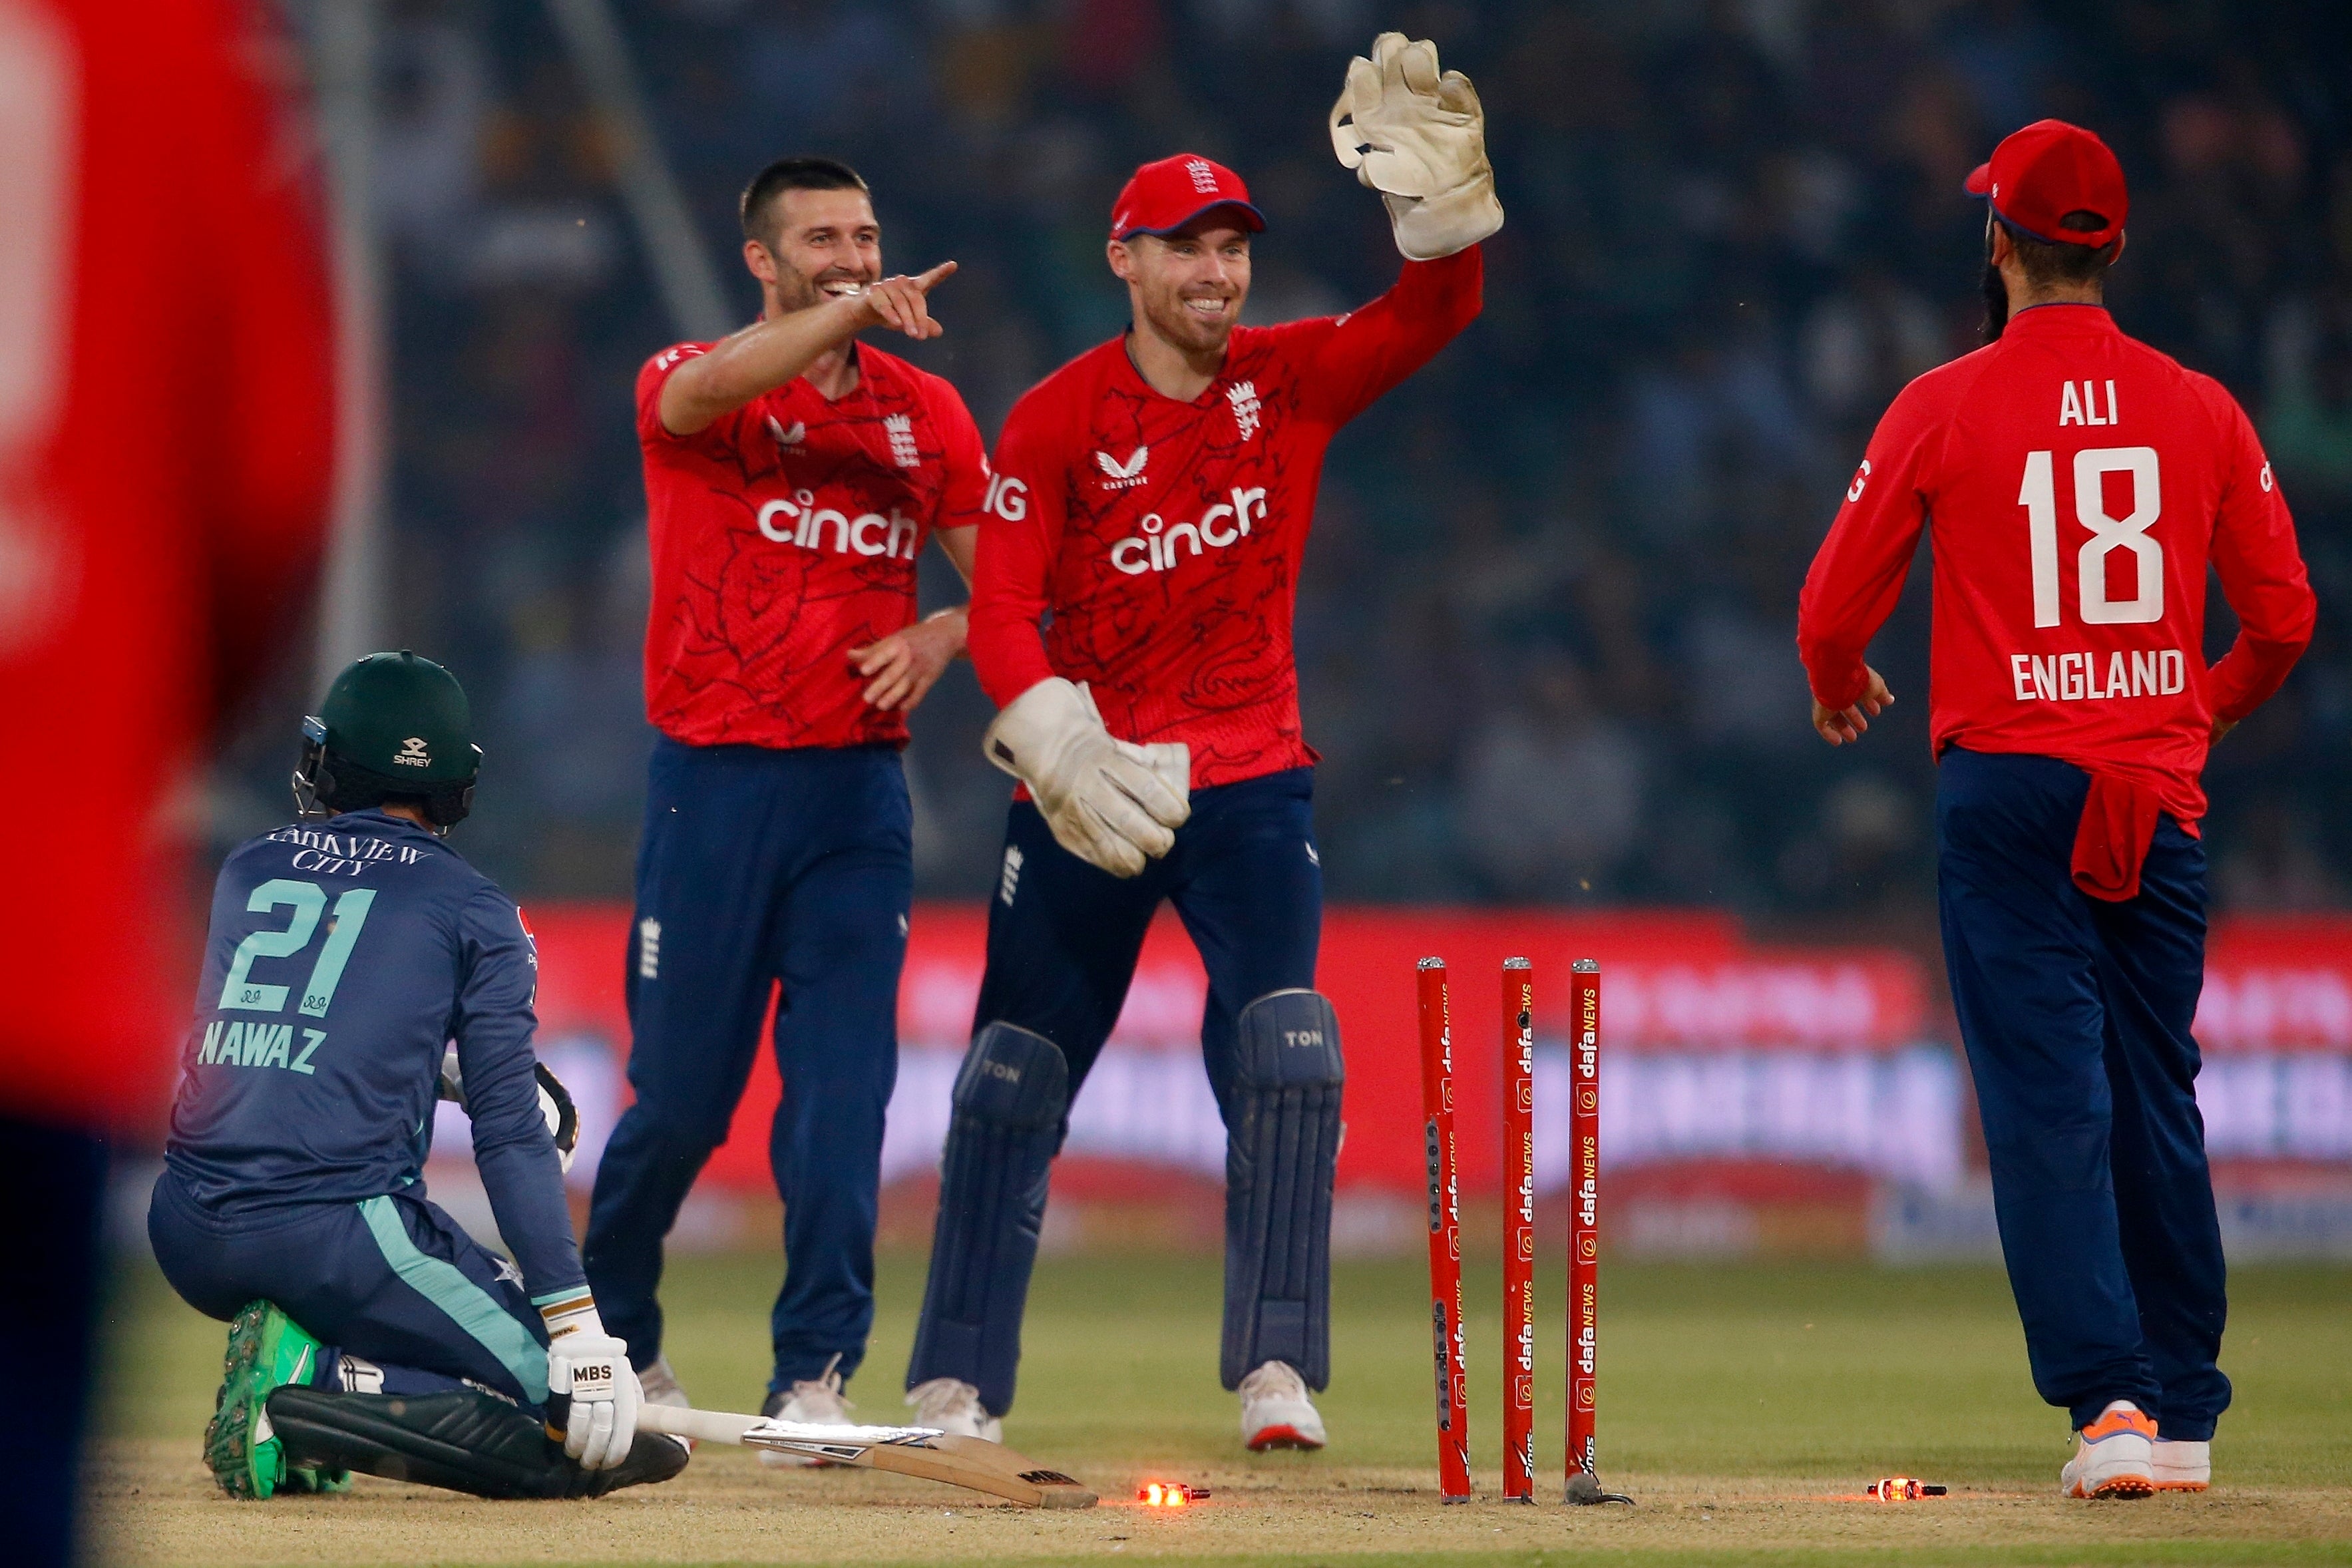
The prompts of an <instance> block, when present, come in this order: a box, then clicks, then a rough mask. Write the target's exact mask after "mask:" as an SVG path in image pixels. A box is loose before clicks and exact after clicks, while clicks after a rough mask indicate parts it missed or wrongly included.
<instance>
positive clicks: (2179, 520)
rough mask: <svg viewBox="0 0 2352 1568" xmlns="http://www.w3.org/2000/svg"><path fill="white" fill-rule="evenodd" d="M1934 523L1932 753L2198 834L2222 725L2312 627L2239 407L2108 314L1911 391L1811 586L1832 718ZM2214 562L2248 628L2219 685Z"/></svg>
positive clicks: (2047, 319) (1853, 691)
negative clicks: (2211, 584)
mask: <svg viewBox="0 0 2352 1568" xmlns="http://www.w3.org/2000/svg"><path fill="white" fill-rule="evenodd" d="M1923 523H1924V524H1925V525H1926V526H1927V528H1928V530H1929V538H1930V542H1931V547H1932V548H1933V550H1934V552H1935V574H1936V575H1935V602H1934V616H1935V622H1934V633H1933V637H1934V643H1933V649H1932V653H1931V667H1930V679H1929V691H1928V731H1929V734H1930V737H1931V740H1932V743H1933V744H1934V746H1935V749H1936V751H1937V753H1938V754H1940V753H1941V752H1942V751H1943V749H1944V748H1945V747H1946V746H1948V745H1952V744H1955V743H1957V744H1959V745H1963V746H1966V747H1967V748H1969V750H1970V751H1977V752H2032V753H2035V754H2038V755H2042V756H2049V757H2056V758H2059V759H2061V760H2062V761H2064V762H2068V763H2074V765H2075V766H2077V767H2080V768H2082V769H2084V771H2086V772H2089V773H2105V774H2111V775H2115V776H2117V777H2120V778H2122V779H2126V780H2128V781H2131V782H2133V783H2136V784H2142V785H2145V786H2147V787H2148V788H2150V789H2152V790H2154V791H2155V792H2156V794H2157V796H2158V799H2159V800H2160V801H2161V802H2162V804H2163V807H2164V809H2165V810H2166V811H2168V812H2169V813H2170V814H2171V815H2172V816H2173V817H2174V819H2175V820H2177V821H2179V822H2180V823H2181V824H2182V825H2183V826H2188V827H2189V830H2190V831H2192V832H2193V831H2195V828H2194V826H2193V825H2194V824H2195V822H2196V821H2197V819H2198V818H2199V817H2200V816H2203V815H2204V814H2205V792H2204V789H2203V786H2202V785H2201V784H2200V782H2199V775H2200V774H2201V773H2203V772H2204V768H2205V752H2206V748H2207V746H2208V744H2209V742H2210V736H2211V732H2212V727H2213V723H2214V721H2216V720H2221V721H2230V722H2234V721H2237V720H2240V719H2242V718H2244V717H2245V716H2246V715H2247V714H2248V713H2251V712H2252V711H2253V710H2254V709H2256V708H2258V707H2260V706H2261V705H2262V703H2263V700H2265V699H2266V698H2268V697H2269V696H2270V695H2271V693H2272V692H2273V691H2275V690H2277V689H2278V687H2279V683H2280V682H2281V681H2283V680H2284V679H2286V675H2287V671H2288V670H2289V669H2291V668H2294V661H2295V659H2296V658H2297V657H2298V656H2299V655H2300V654H2301V653H2302V652H2303V649H2304V647H2305V645H2306V644H2308V643H2309V642H2310V640H2311V628H2312V622H2313V619H2314V617H2315V614H2316V602H2315V599H2314V597H2313V595H2312V592H2311V587H2310V584H2308V583H2307V582H2306V581H2305V575H2304V567H2303V558H2302V556H2301V554H2300V553H2299V552H2298V551H2297V550H2296V547H2295V538H2294V519H2293V518H2291V517H2290V516H2289V515H2288V513H2287V509H2286V501H2285V499H2284V497H2283V496H2282V495H2281V494H2280V493H2279V489H2278V482H2277V479H2275V477H2274V476H2273V474H2272V472H2271V466H2270V463H2269V462H2268V460H2267V459H2265V458H2263V451H2262V447H2261V444H2260V443H2259V442H2258V441H2257V440H2256V438H2255V436H2254V430H2253V426H2252V424H2251V423H2250V422H2249V421H2248V420H2247V418H2246V416H2245V413H2244V411H2243V410H2242V409H2241V408H2240V407H2239V406H2238V405H2237V402H2236V400H2235V399H2233V398H2231V395H2229V393H2228V392H2226V391H2224V390H2223V389H2222V388H2221V384H2219V383H2217V382H2215V381H2214V380H2212V378H2210V376H2204V375H2200V374H2197V373H2195V372H2194V371H2190V370H2187V369H2184V368H2183V367H2182V366H2181V365H2180V364H2179V363H2177V362H2176V361H2174V360H2172V359H2171V358H2169V357H2168V356H2167V355H2165V354H2162V353H2158V352H2157V351H2156V350H2154V349H2152V348H2149V347H2147V345H2146V344H2144V343H2140V342H2135V341H2133V340H2132V339H2130V338H2128V337H2126V336H2125V335H2124V334H2123V333H2122V332H2121V331H2118V330H2117V329H2116V325H2115V322H2114V321H2113V319H2112V318H2110V317H2109V316H2108V314H2107V312H2106V311H2105V310H2103V309H2100V308H2099V307H2097V306H2095V305H2044V306H2039V307H2036V308H2034V309H2032V310H2023V311H2021V312H2019V313H2018V315H2017V316H2016V317H2014V318H2013V319H2012V320H2011V321H2010V323H2009V326H2008V330H2007V331H2005V332H2003V333H2002V335H2001V337H2000V340H1999V341H1997V342H1992V343H1990V344H1988V345H1986V346H1985V347H1984V348H1981V349H1979V350H1978V351H1977V352H1976V353H1972V354H1969V355H1968V356H1967V357H1966V358H1963V359H1958V360H1955V361H1953V362H1952V363H1949V364H1947V365H1943V366H1941V367H1939V368H1937V369H1936V370H1932V371H1929V372H1928V373H1927V374H1925V375H1923V376H1921V377H1919V379H1918V380H1916V381H1915V382H1913V383H1912V384H1910V385H1909V386H1907V387H1906V388H1904V389H1903V392H1902V393H1901V395H1898V396H1897V397H1896V398H1895V403H1894V405H1893V406H1892V407H1890V408H1889V409H1888V410H1887V411H1886V415H1885V418H1883V419H1881V420H1880V421H1879V424H1878V429H1877V431H1876V433H1875V434H1874V435H1873V436H1872V437H1871V441H1870V449H1869V454H1868V456H1867V457H1865V458H1864V460H1863V464H1862V468H1860V470H1859V471H1857V472H1856V473H1855V475H1854V478H1853V485H1852V486H1851V487H1850V488H1849V489H1847V491H1846V498H1845V504H1844V506H1843V508H1842V509H1841V510H1839V512H1838V517H1837V521H1836V523H1835V524H1834V525H1833V526H1832V528H1831V529H1830V533H1829V537H1828V539H1826V540H1825V541H1823V542H1822V548H1821V552H1820V553H1819V554H1818V555H1816V556H1815V557H1814V558H1813V564H1812V570H1811V572H1810V573H1809V574H1807V575H1806V578H1805V590H1804V595H1803V597H1802V599H1801V603H1800V605H1799V609H1798V619H1797V646H1798V651H1799V652H1800V654H1801V656H1802V657H1803V658H1804V661H1805V669H1806V672H1807V674H1808V675H1809V676H1811V680H1812V688H1813V695H1814V696H1815V697H1816V698H1818V699H1820V700H1821V701H1822V702H1823V703H1825V704H1827V705H1828V706H1830V707H1832V708H1843V707H1846V706H1848V705H1850V704H1852V703H1853V701H1855V700H1857V699H1858V698H1860V697H1861V695H1862V692H1863V689H1864V674H1863V653H1864V649H1865V648H1866V647H1868V646H1869V643H1870V638H1871V637H1872V635H1873V634H1874V633H1875V632H1876V631H1877V630H1878V627H1879V626H1880V625H1881V624H1882V623H1883V622H1885V619H1886V617H1887V616H1888V614H1889V613H1891V612H1892V611H1893V610H1894V608H1895V599H1896V598H1897V597H1898V596H1899V595H1901V594H1902V592H1903V580H1904V577H1905V575H1906V574H1907V573H1908V572H1909V570H1910V566H1911V556H1912V552H1913V549H1914V547H1915V546H1916V544H1917V542H1918V539H1919V530H1920V527H1921V525H1922V524H1923ZM2209 561H2210V562H2211V563H2212V564H2213V567H2214V568H2215V570H2216V571H2217V572H2218V573H2219V574H2220V576H2221V589H2222V592H2223V593H2224V594H2226V595H2228V596H2229V600H2230V605H2231V608H2232V609H2234V610H2236V611H2237V613H2238V618H2239V622H2240V625H2241V628H2242V629H2241V630H2240V632H2239V635H2238V640H2237V642H2236V644H2235V645H2234V646H2233V647H2231V649H2230V652H2229V654H2228V656H2227V657H2226V658H2223V659H2222V660H2221V662H2220V663H2219V664H2216V665H2214V666H2213V667H2212V668H2210V669H2208V668H2206V666H2205V660H2204V656H2203V653H2202V649H2203V647H2204V637H2205V567H2206V563H2207V562H2209Z"/></svg>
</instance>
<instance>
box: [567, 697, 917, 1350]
mask: <svg viewBox="0 0 2352 1568" xmlns="http://www.w3.org/2000/svg"><path fill="white" fill-rule="evenodd" d="M912 840H913V819H912V814H911V811H910V809H909V806H908V799H907V778H906V774H905V773H904V772H903V771H902V770H901V768H900V766H899V762H898V752H897V751H896V750H894V749H892V748H890V747H887V746H858V747H848V748H842V749H830V748H814V747H812V748H803V749H800V750H794V751H774V750H770V749H767V748H764V747H759V746H686V745H680V744H679V743H677V742H675V741H671V740H668V739H667V738H665V739H662V740H659V741H657V742H655V746H654V754H653V761H652V763H651V765H650V768H649V770H648V781H647V788H646V827H645V838H644V842H643V843H641V844H640V845H639V846H638V848H637V890H636V923H635V927H634V929H633V933H632V936H631V939H630V943H629V951H628V970H627V988H628V989H627V995H628V1007H629V1028H630V1035H631V1043H630V1047H629V1084H630V1087H631V1088H633V1089H635V1091H636V1101H635V1104H633V1105H631V1106H630V1107H629V1108H628V1110H625V1111H624V1112H623V1113H622V1115H621V1119H620V1121H619V1123H618V1124H617V1125H616V1126H615V1127H614V1130H613V1136H612V1138H611V1139H610V1140H609V1141H608V1142H606V1143H605V1145H604V1159H603V1161H602V1163H599V1165H598V1166H597V1169H596V1191H595V1196H594V1198H593V1201H592V1202H591V1204H590V1206H589V1211H588V1238H587V1242H586V1244H585V1246H584V1247H583V1251H582V1261H583V1263H584V1264H585V1265H586V1267H587V1270H588V1283H589V1286H590V1287H591V1288H592V1289H593V1290H594V1291H595V1293H596V1304H597V1308H598V1310H599V1311H600V1313H601V1315H602V1316H603V1318H604V1326H605V1328H606V1329H607V1330H609V1331H611V1332H613V1333H614V1334H617V1335H618V1336H620V1337H621V1338H622V1339H624V1340H625V1341H627V1342H628V1346H629V1359H630V1360H631V1361H633V1362H635V1363H636V1364H637V1365H638V1366H639V1367H644V1366H646V1365H649V1364H650V1363H652V1362H653V1360H654V1358H655V1357H656V1355H658V1354H660V1353H661V1331H662V1317H661V1306H660V1303H659V1302H658V1301H657V1300H656V1298H655V1291H656V1288H657V1287H658V1286H659V1285H660V1283H661V1270H662V1241H663V1238H664V1237H667V1235H668V1234H669V1228H670V1225H671V1223H672V1222H673V1221H675V1220H676V1219H677V1211H678V1205H680V1204H682V1203H684V1202H685V1201H686V1194H687V1189H688V1188H689V1187H690V1186H692V1185H693V1184H694V1178H695V1177H696V1175H697V1174H698V1173H700V1172H701V1170H702V1167H703V1163H704V1162H705V1161H707V1160H709V1157H710V1152H711V1151H712V1150H714V1149H716V1148H717V1147H718V1146H719V1144H720V1143H721V1142H725V1140H726V1137H727V1128H728V1123H729V1122H730V1121H732V1120H733V1118H734V1115H735V1107H736V1103H737V1102H738V1101H739V1100H741V1099H742V1098H743V1086H744V1084H745V1082H746V1081H747V1080H748V1079H750V1077H751V1059H752V1053H753V1052H754V1051H756V1050H758V1049H759V1044H760V1041H759V1035H760V1022H761V1017H762V1016H764V1015H765V1013H766V1011H767V1006H768V998H769V996H770V994H771V992H772V988H773V987H775V986H776V985H778V984H781V985H782V997H781V1000H780V1001H779V1002H778V1004H777V1008H776V1026H775V1051H776V1065H777V1068H779V1070H780V1072H781V1074H782V1079H783V1083H784V1094H783V1100H782V1102H781V1103H780V1104H779V1105H778V1106H777V1107H776V1117H775V1121H774V1122H773V1124H772V1127H771V1129H770V1132H769V1140H768V1159H769V1163H770V1164H771V1165H772V1167H773V1169H774V1171H775V1176H776V1191H777V1193H778V1194H781V1195H782V1198H783V1200H784V1280H783V1286H782V1289H781V1290H780V1291H778V1293H777V1296H776V1305H775V1310H774V1312H773V1314H772V1317H771V1320H770V1331H771V1335H772V1339H773V1341H774V1347H775V1368H774V1376H773V1380H772V1384H771V1385H770V1386H771V1388H772V1390H774V1391H777V1392H782V1391H783V1390H786V1389H789V1388H790V1387H791V1386H792V1384H793V1383H794V1382H797V1381H799V1380H801V1379H803V1378H814V1377H819V1376H822V1375H823V1374H824V1371H825V1368H826V1367H827V1365H829V1364H831V1363H833V1361H834V1358H835V1356H838V1357H839V1358H840V1363H839V1371H840V1372H841V1374H842V1375H843V1376H844V1377H847V1376H848V1375H849V1374H851V1373H854V1372H856V1370H857V1364H858V1363H859V1362H860V1361H861V1360H863V1359H864V1358H865V1354H866V1333H867V1331H869V1330H871V1329H872V1327H873V1325H874V1223H875V1215H876V1207H877V1203H878V1201H879V1192H880V1186H881V1177H882V1121H883V1115H884V1112H885V1111H886V1110H887V1108H888V1106H889V1103H890V1089H891V1087H892V1085H893V1084H895V1083H896V1082H897V1081H898V972H899V970H900V969H901V968H902V967H904V965H905V963H906V956H907V907H908V901H909V900H911V898H912V897H913V892H914V861H913V848H912Z"/></svg>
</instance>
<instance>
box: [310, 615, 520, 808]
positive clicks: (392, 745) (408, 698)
mask: <svg viewBox="0 0 2352 1568" xmlns="http://www.w3.org/2000/svg"><path fill="white" fill-rule="evenodd" d="M481 768H482V748H481V747H479V746H478V745H476V744H474V718H473V710H472V708H471V707H470V706H469V705H468V704H467V701H466V692H465V689H464V688H463V687H461V686H459V685H458V684H457V677H456V676H454V675H451V674H450V673H449V672H448V671H447V670H446V669H444V668H441V667H440V666H439V665H437V664H436V663H434V662H433V661H432V660H431V659H429V658H418V657H417V656H416V655H415V654H413V653H411V652H409V651H408V650H407V649H406V648H402V649H401V650H400V651H399V652H398V653H372V654H370V655H368V656H367V657H366V658H362V659H361V660H359V661H358V662H357V663H355V664H353V665H352V667H351V668H348V669H346V670H344V671H343V672H342V674H341V675H339V676H337V677H335V683H334V684H333V685H332V686H330V687H329V688H327V700H326V701H325V702H323V703H322V704H320V709H319V711H318V713H317V714H315V715H313V716H311V717H310V718H306V719H304V720H303V721H302V762H301V764H300V765H299V767H297V768H296V769H295V770H294V804H295V805H296V807H297V808H299V810H300V811H301V813H302V815H303V816H327V815H331V814H333V813H336V812H344V811H360V810H363V809H364V808H366V807H368V806H371V805H383V803H384V802H385V801H388V800H412V801H415V802H417V803H419V804H420V805H423V807H424V809H425V816H426V817H427V818H428V819H429V820H430V821H431V822H432V823H433V825H434V826H436V827H443V828H446V827H450V826H455V825H456V824H457V823H458V822H460V821H462V820H464V818H465V816H466V814H467V812H468V811H470V810H472V809H473V805H474V779H475V776H476V775H477V774H478V773H480V772H481Z"/></svg>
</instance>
